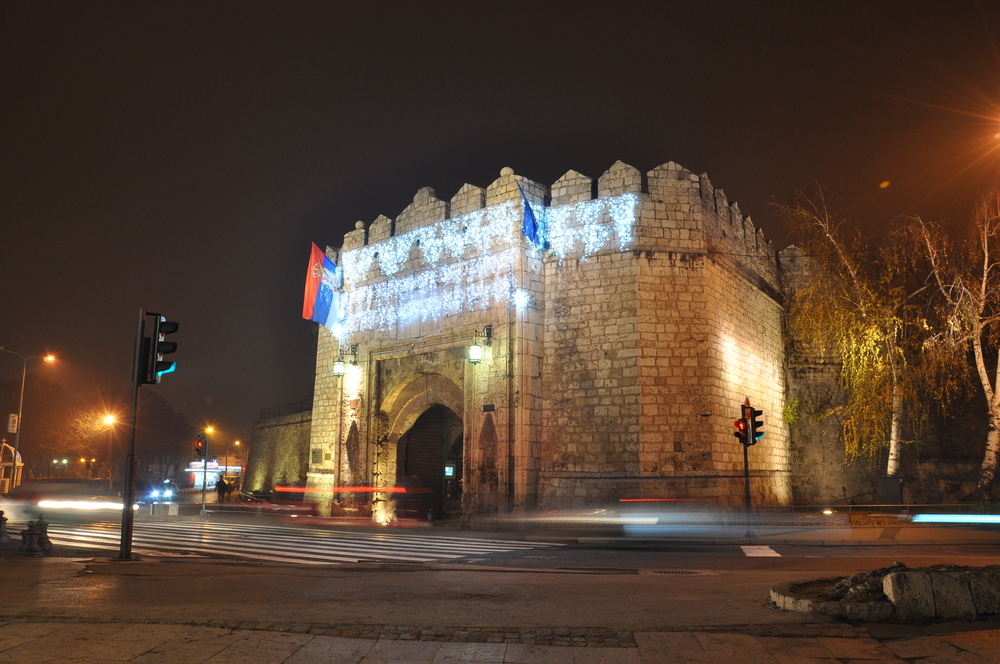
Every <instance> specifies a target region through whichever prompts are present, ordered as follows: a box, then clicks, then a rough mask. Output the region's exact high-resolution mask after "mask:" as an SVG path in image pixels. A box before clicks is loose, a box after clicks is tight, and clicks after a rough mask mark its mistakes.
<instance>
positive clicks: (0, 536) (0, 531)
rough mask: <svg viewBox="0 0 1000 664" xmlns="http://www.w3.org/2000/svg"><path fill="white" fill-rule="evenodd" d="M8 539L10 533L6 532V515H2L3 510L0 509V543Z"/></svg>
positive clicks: (4, 542)
mask: <svg viewBox="0 0 1000 664" xmlns="http://www.w3.org/2000/svg"><path fill="white" fill-rule="evenodd" d="M9 541H10V535H9V534H8V533H7V517H5V516H4V515H3V510H0V544H6V543H7V542H9Z"/></svg>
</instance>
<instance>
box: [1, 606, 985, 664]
mask: <svg viewBox="0 0 1000 664" xmlns="http://www.w3.org/2000/svg"><path fill="white" fill-rule="evenodd" d="M5 662H11V663H16V664H48V663H53V664H54V663H56V662H58V663H68V664H92V663H94V664H96V663H101V664H104V663H106V662H134V663H136V664H173V663H175V662H177V663H184V664H201V663H205V664H272V663H273V664H312V663H317V664H318V663H323V664H341V663H343V664H390V663H392V664H409V663H414V664H416V663H425V664H436V663H439V662H440V663H443V662H455V663H458V662H482V663H491V662H492V663H501V662H510V663H512V664H660V663H669V664H686V663H688V662H691V663H698V664H725V663H729V662H732V663H734V664H736V663H755V662H774V663H778V664H808V663H819V662H841V663H845V664H846V663H859V664H860V663H862V662H869V663H871V664H875V663H877V662H920V663H921V664H945V663H951V662H954V663H978V662H993V663H996V662H1000V623H998V622H977V623H951V624H944V625H930V626H926V627H917V626H912V625H867V626H858V627H855V626H852V625H847V624H839V623H823V624H804V625H803V624H800V625H780V626H775V625H768V626H759V625H758V626H754V625H748V626H742V627H732V626H730V627H726V628H718V627H703V628H696V627H692V628H689V629H685V630H676V631H657V632H634V633H633V632H627V631H621V630H609V629H604V628H569V627H563V628H560V627H549V628H513V627H496V628H475V627H446V628H427V629H422V628H419V627H415V626H409V625H330V624H320V623H277V622H259V623H246V622H238V621H233V622H229V621H224V620H196V621H192V622H191V623H187V624H159V623H128V622H101V621H97V620H82V619H79V618H64V619H60V618H34V619H30V618H17V617H6V618H0V664H3V663H5Z"/></svg>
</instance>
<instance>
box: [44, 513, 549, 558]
mask: <svg viewBox="0 0 1000 664" xmlns="http://www.w3.org/2000/svg"><path fill="white" fill-rule="evenodd" d="M120 535H121V531H120V527H119V526H118V525H117V524H112V523H102V524H92V525H64V524H52V525H50V526H49V539H51V540H52V542H53V544H56V545H60V544H61V545H65V546H75V547H81V548H89V549H105V550H114V551H117V550H118V546H119V541H120ZM555 546H561V545H559V544H550V543H546V542H517V541H508V540H489V539H476V538H470V537H454V536H441V535H429V534H428V535H424V534H419V535H418V534H412V533H406V532H399V531H384V530H382V531H373V532H356V531H343V530H332V529H324V528H284V527H280V526H248V525H243V524H228V523H201V522H193V521H176V522H139V523H136V524H135V527H134V532H133V536H132V549H133V551H135V552H136V553H142V552H144V551H148V552H169V553H193V554H202V555H230V556H238V557H240V558H251V559H254V560H267V561H277V562H287V563H295V564H306V565H328V564H331V563H353V562H364V561H395V562H408V563H424V562H434V561H456V560H462V559H466V558H478V557H481V556H488V555H492V554H499V553H510V552H514V551H523V550H530V549H538V548H548V547H555Z"/></svg>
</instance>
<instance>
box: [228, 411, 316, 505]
mask: <svg viewBox="0 0 1000 664" xmlns="http://www.w3.org/2000/svg"><path fill="white" fill-rule="evenodd" d="M311 429H312V413H310V412H308V411H306V412H304V413H294V414H291V415H283V416H280V417H275V418H272V419H268V420H261V421H258V422H255V423H254V429H253V440H252V441H251V442H250V452H249V459H248V460H247V476H246V479H245V480H244V482H243V489H244V490H245V491H257V490H259V489H263V488H265V487H266V486H270V487H274V486H276V485H278V484H295V483H298V482H300V481H304V480H305V479H306V469H307V467H308V463H309V459H308V454H309V439H310V435H311Z"/></svg>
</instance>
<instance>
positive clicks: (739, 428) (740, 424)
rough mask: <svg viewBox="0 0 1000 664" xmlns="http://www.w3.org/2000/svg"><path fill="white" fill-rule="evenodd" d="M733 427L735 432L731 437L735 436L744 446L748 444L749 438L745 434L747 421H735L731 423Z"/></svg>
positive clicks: (746, 433) (747, 434)
mask: <svg viewBox="0 0 1000 664" xmlns="http://www.w3.org/2000/svg"><path fill="white" fill-rule="evenodd" d="M733 426H734V427H736V431H734V432H733V435H734V436H736V437H737V438H738V439H739V441H740V442H741V443H743V444H744V445H748V444H750V442H749V441H750V436H749V433H748V432H747V421H746V420H743V419H740V420H736V421H735V422H733Z"/></svg>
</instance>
